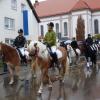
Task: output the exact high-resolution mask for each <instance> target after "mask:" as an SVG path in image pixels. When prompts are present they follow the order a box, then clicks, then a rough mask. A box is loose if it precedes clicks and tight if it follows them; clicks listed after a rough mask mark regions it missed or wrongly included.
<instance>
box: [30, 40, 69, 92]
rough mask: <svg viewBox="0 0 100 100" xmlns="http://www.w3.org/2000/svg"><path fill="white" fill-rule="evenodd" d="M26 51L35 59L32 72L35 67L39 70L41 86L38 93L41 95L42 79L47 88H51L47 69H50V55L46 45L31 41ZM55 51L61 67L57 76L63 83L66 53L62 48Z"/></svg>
mask: <svg viewBox="0 0 100 100" xmlns="http://www.w3.org/2000/svg"><path fill="white" fill-rule="evenodd" d="M28 50H29V52H30V55H33V58H34V59H35V60H34V63H33V64H32V68H33V70H34V69H35V67H39V68H40V70H41V84H40V88H39V91H38V93H42V90H43V80H44V79H47V80H48V83H49V86H51V87H52V82H51V79H50V77H49V75H48V69H49V68H50V62H51V60H50V55H49V53H48V50H47V47H46V45H44V44H43V43H41V42H39V41H32V42H31V43H30V44H29V47H28ZM57 50H58V52H60V53H59V54H58V60H59V65H60V66H61V68H60V70H59V75H60V78H61V81H64V76H65V73H66V68H67V52H66V49H65V48H63V47H58V48H57ZM36 65H37V66H36Z"/></svg>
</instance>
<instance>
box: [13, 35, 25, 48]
mask: <svg viewBox="0 0 100 100" xmlns="http://www.w3.org/2000/svg"><path fill="white" fill-rule="evenodd" d="M25 43H26V39H25V37H24V36H22V37H20V36H17V37H16V39H15V41H14V43H13V45H14V46H16V47H17V48H22V47H24V45H25Z"/></svg>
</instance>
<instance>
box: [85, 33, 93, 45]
mask: <svg viewBox="0 0 100 100" xmlns="http://www.w3.org/2000/svg"><path fill="white" fill-rule="evenodd" d="M85 42H86V44H87V45H89V46H90V45H92V44H93V39H92V37H91V35H90V34H88V37H87V39H86V40H85Z"/></svg>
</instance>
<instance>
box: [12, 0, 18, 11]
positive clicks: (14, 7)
mask: <svg viewBox="0 0 100 100" xmlns="http://www.w3.org/2000/svg"><path fill="white" fill-rule="evenodd" d="M11 8H12V9H13V10H17V0H11Z"/></svg>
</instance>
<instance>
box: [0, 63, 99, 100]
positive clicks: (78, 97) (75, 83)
mask: <svg viewBox="0 0 100 100" xmlns="http://www.w3.org/2000/svg"><path fill="white" fill-rule="evenodd" d="M84 66H85V64H82V65H81V64H79V65H78V66H77V67H75V66H74V68H71V69H70V73H69V75H67V76H66V77H65V82H64V84H60V82H59V81H55V82H54V83H53V88H52V90H49V89H48V86H47V85H46V86H44V90H43V94H42V95H41V96H38V95H37V89H38V85H37V81H36V79H32V78H31V76H30V75H31V74H30V71H29V70H26V69H27V67H24V68H22V73H21V76H22V77H23V79H24V80H17V77H15V81H16V82H15V84H14V85H12V86H9V85H8V81H9V78H8V75H7V74H6V75H2V76H0V100H100V71H99V70H98V72H96V71H94V72H93V73H92V74H91V76H90V77H88V78H86V76H85V73H84V70H83V68H84ZM99 66H100V64H99ZM27 80H28V81H27Z"/></svg>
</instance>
